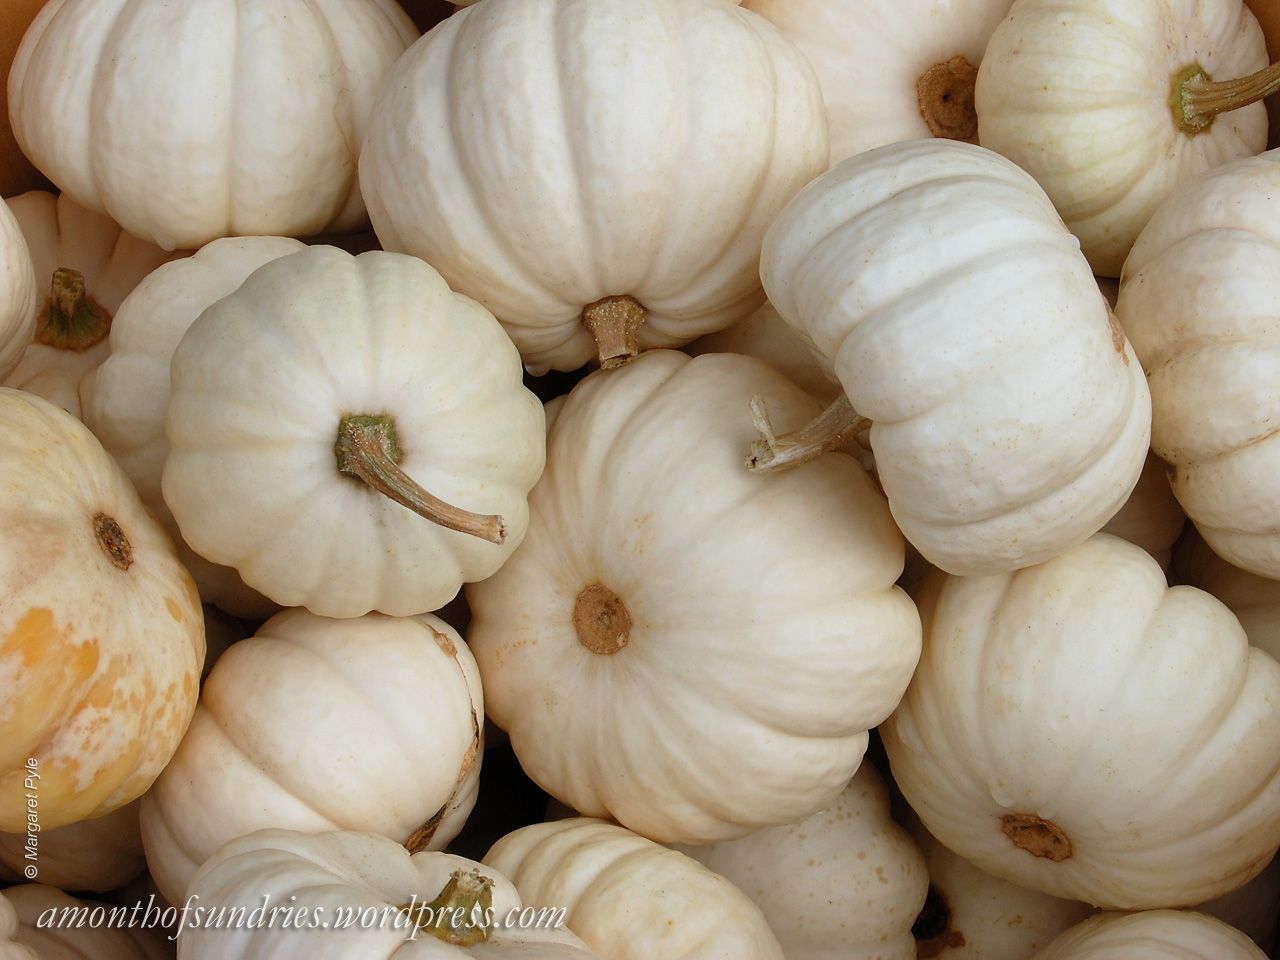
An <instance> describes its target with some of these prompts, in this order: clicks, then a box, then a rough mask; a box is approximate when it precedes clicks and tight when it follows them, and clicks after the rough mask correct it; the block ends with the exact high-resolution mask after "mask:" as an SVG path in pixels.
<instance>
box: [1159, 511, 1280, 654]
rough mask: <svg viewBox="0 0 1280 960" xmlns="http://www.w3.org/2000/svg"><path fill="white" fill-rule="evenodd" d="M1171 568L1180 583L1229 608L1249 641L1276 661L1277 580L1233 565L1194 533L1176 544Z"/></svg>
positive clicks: (1279, 635) (1279, 646)
mask: <svg viewBox="0 0 1280 960" xmlns="http://www.w3.org/2000/svg"><path fill="white" fill-rule="evenodd" d="M1174 567H1175V569H1176V570H1177V571H1178V573H1179V575H1180V576H1181V578H1182V581H1183V582H1184V583H1188V584H1190V585H1191V586H1193V587H1199V588H1200V589H1201V590H1204V591H1206V592H1208V593H1211V594H1213V595H1214V596H1215V597H1217V598H1218V599H1219V600H1221V601H1222V602H1223V603H1225V604H1226V605H1227V607H1229V608H1230V610H1231V612H1232V613H1234V614H1235V615H1236V617H1237V618H1238V619H1239V620H1240V625H1241V626H1242V627H1244V632H1245V634H1246V635H1247V636H1248V637H1249V643H1251V644H1253V646H1255V647H1259V648H1260V649H1262V650H1265V651H1267V653H1269V654H1271V655H1272V656H1273V657H1275V658H1276V659H1278V660H1280V581H1276V580H1268V579H1267V578H1266V577H1260V576H1258V575H1257V574H1256V573H1249V571H1247V570H1241V569H1240V568H1239V567H1233V566H1232V565H1231V564H1229V563H1227V561H1225V560H1223V559H1222V558H1221V557H1219V556H1218V555H1217V554H1216V553H1214V552H1213V551H1212V550H1211V549H1209V545H1208V544H1206V543H1205V542H1204V540H1203V539H1201V538H1200V537H1198V536H1195V534H1194V533H1192V535H1191V536H1189V537H1187V538H1185V540H1184V541H1183V543H1181V544H1179V545H1178V556H1177V558H1176V559H1175V561H1174Z"/></svg>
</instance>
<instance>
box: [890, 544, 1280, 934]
mask: <svg viewBox="0 0 1280 960" xmlns="http://www.w3.org/2000/svg"><path fill="white" fill-rule="evenodd" d="M915 597H916V601H917V604H918V605H919V607H920V614H921V618H922V619H923V620H924V624H925V644H924V655H923V656H922V658H921V661H920V667H919V669H918V670H917V671H916V675H915V677H914V678H913V679H912V682H911V687H910V689H908V691H907V694H906V696H905V697H904V698H903V701H902V704H901V706H899V708H898V710H897V711H896V712H895V713H894V715H893V716H892V717H891V718H890V719H889V720H888V722H886V723H885V724H884V725H883V726H882V727H881V733H882V734H883V737H884V743H885V748H886V750H887V751H888V754H889V759H890V761H891V762H892V764H893V774H894V778H895V779H896V780H897V782H898V785H899V786H900V787H901V788H902V792H903V794H904V795H905V797H906V799H907V801H908V802H909V803H910V804H911V806H912V808H913V809H914V810H915V811H916V812H917V813H918V814H919V815H920V819H921V820H922V821H923V822H924V824H925V826H926V827H927V828H928V830H929V832H930V833H932V834H933V835H934V836H935V837H937V838H938V840H940V841H941V842H942V843H944V844H946V845H947V846H948V847H949V848H950V849H951V850H953V851H954V852H956V853H958V854H959V855H960V856H962V857H965V858H966V859H968V860H971V861H973V863H974V864H975V865H976V866H978V867H979V868H981V869H983V870H986V871H988V872H990V873H994V874H996V875H997V876H1000V877H1004V878H1005V879H1007V880H1010V881H1012V882H1014V883H1017V884H1019V885H1020V886H1025V887H1029V888H1031V889H1034V890H1041V891H1043V892H1045V893H1050V894H1053V895H1054V896H1059V897H1064V898H1068V899H1073V900H1082V901H1084V902H1086V903H1092V904H1095V905H1098V906H1103V907H1108V908H1118V909H1145V908H1150V907H1160V906H1180V905H1185V904H1195V903H1200V902H1202V901H1204V900H1208V899H1210V898H1212V897H1216V896H1219V895H1221V894H1223V893H1226V892H1228V891H1230V890H1232V889H1234V888H1235V887H1237V886H1239V885H1241V884H1243V883H1244V882H1245V881H1247V880H1249V879H1250V878H1251V877H1252V876H1254V875H1255V874H1256V873H1258V872H1259V871H1260V870H1261V869H1262V868H1263V867H1264V866H1265V865H1266V864H1267V862H1268V861H1269V860H1270V859H1271V857H1272V855H1273V854H1274V853H1275V851H1276V848H1277V846H1280V664H1277V662H1276V661H1275V660H1274V659H1272V658H1271V657H1270V656H1269V655H1268V654H1266V653H1264V652H1262V651H1261V650H1258V649H1256V648H1251V647H1249V645H1248V640H1247V639H1246V637H1245V634H1244V631H1243V630H1242V629H1241V628H1240V624H1239V622H1238V621H1237V620H1236V618H1235V617H1234V616H1232V615H1231V612H1230V611H1229V610H1228V609H1227V608H1226V607H1224V606H1223V605H1222V604H1221V603H1219V602H1218V601H1217V600H1215V599H1214V598H1213V597H1211V596H1210V595H1209V594H1207V593H1204V592H1203V591H1200V590H1196V589H1194V588H1190V587H1173V588H1168V587H1167V586H1166V583H1165V578H1164V574H1163V573H1162V571H1161V570H1160V567H1159V565H1158V564H1157V563H1156V562H1155V560H1153V559H1152V558H1151V556H1150V555H1149V554H1147V553H1146V552H1145V551H1143V550H1142V549H1141V548H1139V547H1136V546H1134V545H1132V544H1130V543H1127V542H1125V541H1123V540H1120V539H1118V538H1116V537H1112V536H1109V535H1106V534H1099V535H1097V536H1096V537H1094V538H1092V539H1090V540H1089V541H1087V542H1086V543H1084V544H1081V545H1080V546H1078V547H1075V548H1074V549H1072V550H1069V551H1067V552H1066V553H1064V554H1063V555H1062V556H1060V557H1058V558H1056V559H1054V560H1051V561H1049V562H1048V563H1044V564H1041V565H1039V566H1037V567H1032V568H1030V569H1027V570H1020V571H1018V572H1016V573H1013V574H1005V575H1002V576H992V577H969V578H958V577H944V576H935V577H933V578H931V579H930V580H929V581H926V583H925V584H924V586H923V588H922V589H920V590H917V591H916V594H915Z"/></svg>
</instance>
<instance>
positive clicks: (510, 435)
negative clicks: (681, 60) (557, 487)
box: [161, 247, 545, 617]
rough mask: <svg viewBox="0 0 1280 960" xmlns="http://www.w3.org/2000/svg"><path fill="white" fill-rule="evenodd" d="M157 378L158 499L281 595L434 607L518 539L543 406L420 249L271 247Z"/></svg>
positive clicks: (492, 327)
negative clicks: (269, 256)
mask: <svg viewBox="0 0 1280 960" xmlns="http://www.w3.org/2000/svg"><path fill="white" fill-rule="evenodd" d="M170 381H171V389H172V392H171V395H170V400H169V407H168V411H167V420H166V433H167V435H168V439H169V455H168V458H167V459H166V461H165V465H164V471H163V476H162V481H161V487H162V492H163V494H164V500H165V502H166V503H167V504H168V505H169V508H170V509H171V510H172V511H173V515H174V518H175V519H176V520H177V523H178V527H179V529H180V530H181V532H182V536H183V539H184V540H186V542H187V543H188V544H190V545H191V547H192V548H193V549H194V550H195V551H196V552H197V553H199V554H200V555H201V556H203V557H205V558H206V559H208V560H211V561H213V562H214V563H218V564H223V565H225V566H231V567H235V569H236V570H237V571H238V572H239V574H240V576H241V577H243V579H244V581H245V583H247V584H248V585H249V586H251V587H253V588H254V589H256V590H258V591H260V592H261V593H263V594H265V595H266V596H267V597H269V598H270V599H271V600H273V601H275V602H276V603H279V604H281V605H283V606H305V607H307V608H308V609H309V610H311V611H312V612H313V613H316V614H319V615H321V616H332V617H355V616H360V615H361V614H364V613H367V612H369V611H370V610H378V611H380V612H382V613H388V614H391V615H393V616H412V615H414V614H417V613H422V612H425V611H428V610H435V609H438V608H439V607H442V606H444V605H445V604H446V603H448V602H449V601H450V600H452V599H453V597H454V596H455V595H456V594H457V592H458V589H459V587H461V586H462V584H463V583H464V582H466V581H471V580H479V579H483V578H484V577H487V576H489V575H491V574H492V573H493V572H494V571H495V570H497V569H498V567H500V566H501V565H502V563H503V562H504V561H505V560H506V559H507V557H508V556H509V555H510V553H511V551H512V550H514V549H515V547H516V546H517V545H518V544H519V543H520V541H521V539H523V537H524V532H525V527H526V525H527V522H528V505H527V502H526V494H527V492H528V490H529V488H530V487H532V486H533V484H534V481H536V480H537V478H538V476H539V474H540V473H541V472H542V465H543V459H544V455H545V429H544V419H543V414H542V408H541V405H540V404H539V403H538V401H537V398H536V397H534V395H533V394H532V393H530V392H529V391H528V390H526V389H525V388H524V386H523V383H522V379H521V370H520V359H519V356H518V355H517V353H516V351H515V348H514V347H513V346H512V345H511V341H510V340H509V339H508V338H507V336H506V335H505V334H504V333H503V332H502V328H501V327H500V326H499V325H498V324H497V322H496V321H495V320H494V319H493V317H492V316H491V315H490V314H489V313H488V312H487V311H485V309H484V308H483V307H481V306H479V305H478V304H476V303H475V302H474V301H472V300H469V299H468V298H466V297H463V296H460V295H458V294H455V293H453V292H452V291H451V290H450V289H449V287H448V286H447V285H446V284H445V282H444V281H443V280H442V279H441V278H440V275H439V274H438V273H436V272H435V270H433V269H432V268H431V267H429V266H428V265H427V264H425V263H423V262H422V261H420V260H417V259H415V258H414V257H408V256H404V255H403V254H396V253H384V252H381V251H374V252H371V253H365V254H361V255H360V256H359V257H353V256H351V255H350V254H347V253H344V252H343V251H341V250H338V249H336V248H334V247H309V248H307V249H306V250H303V251H300V252H298V253H294V254H291V255H289V256H286V257H281V258H280V259H277V260H273V261H271V262H270V263H267V264H266V265H265V266H263V267H261V268H260V269H258V270H256V271H255V272H254V273H253V274H252V275H251V276H250V277H249V278H248V279H247V280H246V281H245V283H244V284H243V285H242V286H241V287H240V288H239V289H238V290H237V291H236V292H235V293H233V294H231V295H230V296H227V297H224V298H223V299H221V300H219V301H218V302H217V303H215V304H214V305H213V306H211V307H210V308H209V309H207V310H205V311H204V313H202V314H201V315H200V317H199V318H198V319H197V320H196V322H195V323H194V324H193V325H192V326H191V329H190V330H188V331H187V333H186V335H185V336H184V337H183V339H182V341H181V343H180V344H179V345H178V348H177V350H176V351H175V353H174V356H173V361H172V365H171V369H170Z"/></svg>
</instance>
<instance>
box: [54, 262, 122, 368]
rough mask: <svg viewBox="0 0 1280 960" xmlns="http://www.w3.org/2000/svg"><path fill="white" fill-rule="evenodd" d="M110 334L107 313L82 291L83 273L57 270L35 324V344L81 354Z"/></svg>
mask: <svg viewBox="0 0 1280 960" xmlns="http://www.w3.org/2000/svg"><path fill="white" fill-rule="evenodd" d="M110 332H111V314H110V313H108V312H107V311H106V310H105V309H104V308H103V307H102V305H101V304H98V303H95V302H94V300H93V298H92V297H90V296H89V295H88V294H87V293H86V292H85V289H84V274H82V273H81V272H80V271H79V270H72V269H70V268H68V267H59V268H58V269H57V270H55V271H53V287H52V290H51V291H50V293H49V299H48V301H47V302H46V303H45V307H44V309H43V310H41V311H40V316H39V318H38V319H37V321H36V336H35V342H36V343H42V344H44V345H45V346H46V347H53V348H54V349H55V350H70V351H72V352H73V353H82V352H84V351H85V350H88V349H89V348H90V347H92V346H93V345H94V344H95V343H100V342H101V341H102V340H103V339H104V338H105V337H106V335H107V334H108V333H110Z"/></svg>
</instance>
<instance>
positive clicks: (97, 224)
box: [4, 190, 174, 417]
mask: <svg viewBox="0 0 1280 960" xmlns="http://www.w3.org/2000/svg"><path fill="white" fill-rule="evenodd" d="M6 203H7V204H8V205H9V209H10V210H11V211H12V212H13V215H14V217H15V218H16V219H17V221H18V225H19V226H20V227H21V228H22V232H23V234H24V235H25V237H26V240H27V247H28V248H29V249H30V251H31V262H32V263H33V264H34V266H35V275H36V283H37V289H38V292H39V298H38V302H39V306H38V308H37V310H38V322H37V325H36V328H35V331H34V335H33V336H34V339H32V340H30V345H29V346H27V347H26V349H25V351H24V353H23V354H22V359H21V361H20V362H19V363H18V365H17V368H16V369H15V370H13V371H12V372H11V373H10V374H9V375H8V376H7V377H5V378H4V385H5V386H8V387H17V388H19V389H21V390H26V391H28V392H29V393H34V394H37V395H39V396H42V397H44V398H45V399H46V400H48V401H50V402H51V403H56V404H57V405H58V406H60V407H62V409H64V410H66V411H67V412H68V413H71V414H74V415H75V416H77V417H78V416H80V398H79V394H78V391H79V388H80V381H81V380H82V379H83V378H84V377H85V375H86V374H88V373H90V372H91V371H93V370H94V369H95V368H96V367H97V366H98V364H100V363H101V362H102V361H103V360H105V359H106V357H107V354H108V352H109V351H110V347H109V345H108V343H107V335H108V333H109V332H110V330H111V322H112V319H113V317H114V316H115V314H116V311H117V310H119V309H120V304H121V302H122V301H123V300H124V298H125V297H127V296H128V295H129V291H131V290H132V289H133V288H134V287H136V286H137V285H138V283H139V282H140V281H141V280H142V278H143V277H145V276H146V275H147V274H149V273H150V272H151V271H152V270H154V269H155V268H156V267H158V266H160V265H161V264H162V263H165V262H166V261H168V260H172V259H173V258H174V254H172V253H166V252H165V251H163V250H161V249H160V248H159V247H156V246H153V245H152V244H150V243H146V242H144V241H142V240H139V239H137V238H136V237H131V236H130V235H129V234H127V233H125V232H124V231H123V230H121V229H120V227H119V225H117V224H115V223H113V222H112V221H111V220H110V219H108V218H107V217H104V216H102V215H101V214H97V213H93V212H92V211H89V210H86V209H85V208H84V207H81V206H79V205H77V204H76V203H75V201H73V200H72V199H71V198H70V197H67V196H65V195H63V196H54V195H53V194H51V193H44V192H42V191H38V190H37V191H32V192H31V193H24V194H23V195H22V196H20V197H14V198H13V199H11V200H7V201H6Z"/></svg>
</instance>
